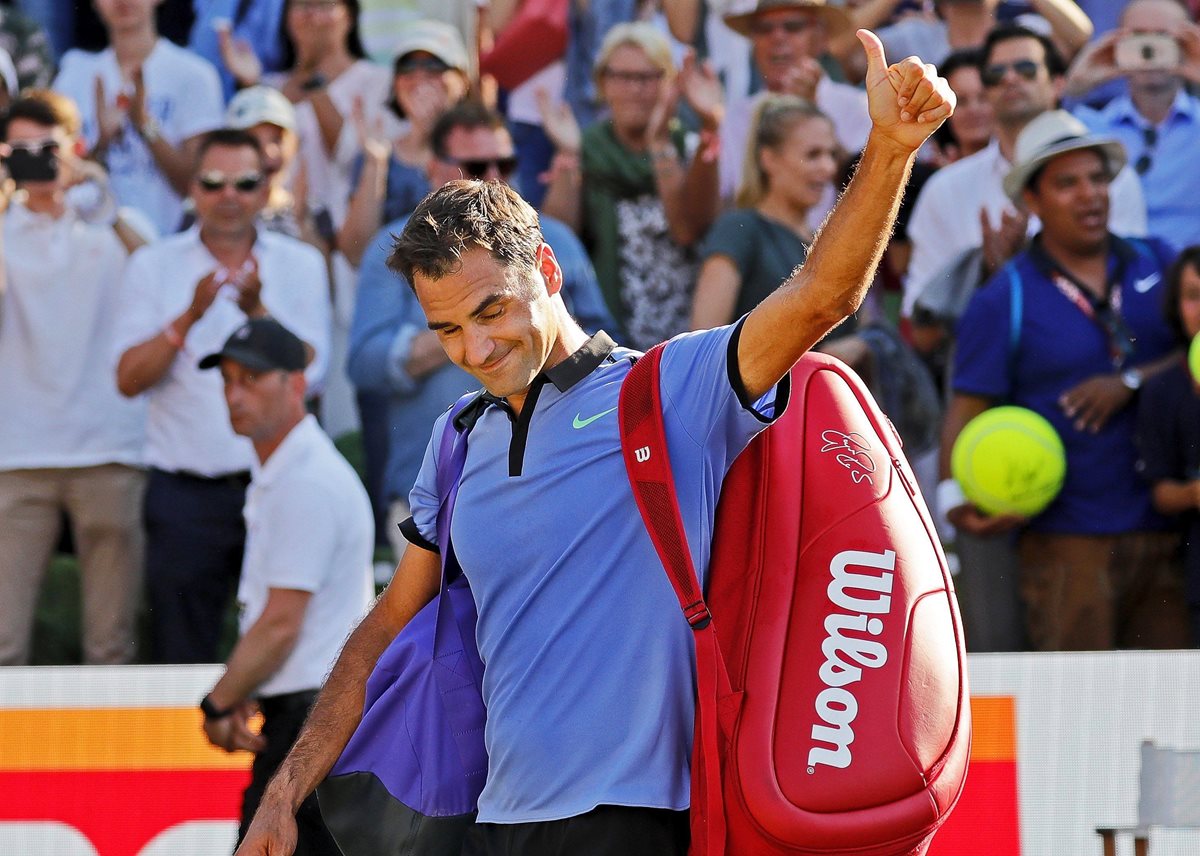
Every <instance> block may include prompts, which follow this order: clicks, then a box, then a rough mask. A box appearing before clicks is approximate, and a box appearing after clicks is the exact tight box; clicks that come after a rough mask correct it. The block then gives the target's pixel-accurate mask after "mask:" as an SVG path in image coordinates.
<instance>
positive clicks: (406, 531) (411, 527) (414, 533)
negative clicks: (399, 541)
mask: <svg viewBox="0 0 1200 856" xmlns="http://www.w3.org/2000/svg"><path fill="white" fill-rule="evenodd" d="M397 525H398V526H399V527H400V534H401V535H403V536H404V537H405V538H407V539H408V542H409V543H410V544H415V545H416V546H418V547H420V548H422V549H423V550H428V551H429V552H431V553H441V552H442V551H441V550H439V549H438V545H437V544H434V543H433V542H432V541H429V540H428V539H427V538H425V536H424V535H422V534H421V530H420V529H418V528H417V524H416V521H414V520H413V519H412V518H411V517H406V518H404V519H403V520H401V521H400V523H399V524H397Z"/></svg>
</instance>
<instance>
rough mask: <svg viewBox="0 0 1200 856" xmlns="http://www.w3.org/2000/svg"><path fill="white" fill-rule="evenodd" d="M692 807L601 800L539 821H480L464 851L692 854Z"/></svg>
mask: <svg viewBox="0 0 1200 856" xmlns="http://www.w3.org/2000/svg"><path fill="white" fill-rule="evenodd" d="M689 837H690V836H689V830H688V813H687V812H686V811H670V810H669V809H662V808H629V807H626V806H616V805H602V806H598V807H597V808H595V809H593V810H592V811H589V812H588V813H587V814H581V815H578V816H576V817H568V818H566V819H564V820H546V821H538V822H535V823H478V824H476V825H475V826H473V827H471V831H470V832H468V833H467V840H466V843H465V844H464V845H463V851H462V853H463V856H687V850H688V840H689Z"/></svg>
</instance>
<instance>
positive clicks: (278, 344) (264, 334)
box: [199, 318, 305, 372]
mask: <svg viewBox="0 0 1200 856" xmlns="http://www.w3.org/2000/svg"><path fill="white" fill-rule="evenodd" d="M226 358H228V359H231V360H233V361H234V362H236V363H241V364H242V365H244V366H245V367H246V368H250V369H258V370H260V371H285V372H298V371H303V370H304V364H305V358H304V343H303V342H301V341H300V339H299V338H298V337H297V336H296V334H295V333H293V332H292V331H291V330H289V329H288V328H287V327H284V326H283V325H282V324H280V323H279V322H278V321H276V320H275V319H274V318H254V319H252V320H250V321H247V322H246V323H245V324H243V325H242V326H241V327H238V328H237V329H236V330H234V331H233V335H231V336H230V337H229V338H228V339H226V340H225V344H224V345H223V346H222V347H221V350H219V351H217V353H215V354H209V355H208V356H207V357H205V358H204V359H202V360H201V361H200V363H199V368H202V369H211V368H216V367H217V366H219V365H220V364H221V360H223V359H226Z"/></svg>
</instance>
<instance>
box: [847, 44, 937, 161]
mask: <svg viewBox="0 0 1200 856" xmlns="http://www.w3.org/2000/svg"><path fill="white" fill-rule="evenodd" d="M858 40H859V41H860V42H861V43H862V46H863V49H864V50H865V51H866V54H867V77H866V81H865V82H866V86H867V108H868V110H869V111H870V114H871V122H872V125H873V128H872V131H871V135H872V136H873V137H876V138H882V139H885V140H887V141H888V142H890V143H892V144H893V145H895V146H896V147H898V148H900V149H901V150H903V151H906V152H915V151H916V150H917V149H919V148H920V147H921V145H922V144H923V143H924V142H925V141H926V140H927V139H929V137H930V135H932V134H933V132H934V131H936V130H937V129H938V126H939V125H941V124H942V122H944V121H945V120H946V119H947V118H948V117H949V116H950V114H952V113H953V112H954V105H955V103H956V102H955V97H954V92H953V91H952V90H951V89H950V85H949V84H948V83H946V81H945V79H944V78H942V77H940V76H938V73H937V69H935V68H934V67H933V66H932V65H931V64H929V63H922V62H921V61H920V60H919V59H918V58H917V57H912V56H910V57H908V58H907V59H902V60H900V61H899V62H897V63H893V64H892V65H888V64H887V60H886V58H885V57H884V55H883V45H882V44H881V43H880V41H879V37H878V36H876V35H875V34H874V33H872V32H871V31H870V30H859V31H858Z"/></svg>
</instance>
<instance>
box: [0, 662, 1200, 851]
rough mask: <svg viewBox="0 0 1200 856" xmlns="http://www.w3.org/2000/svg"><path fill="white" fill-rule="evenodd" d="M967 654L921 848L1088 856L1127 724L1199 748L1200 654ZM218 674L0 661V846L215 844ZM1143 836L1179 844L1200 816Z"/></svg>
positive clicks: (1119, 809) (221, 818)
mask: <svg viewBox="0 0 1200 856" xmlns="http://www.w3.org/2000/svg"><path fill="white" fill-rule="evenodd" d="M970 669H971V695H972V709H973V713H974V720H975V734H974V740H973V744H972V765H971V771H970V773H969V775H968V780H967V789H966V791H965V793H964V796H963V799H962V801H961V802H960V804H959V807H958V809H957V810H956V811H955V813H954V815H953V816H952V817H951V819H950V822H949V823H948V824H947V826H946V828H945V829H943V830H942V832H941V833H939V835H938V837H937V839H936V840H935V842H934V846H933V848H932V849H931V851H930V853H931V856H1064V854H1066V856H1077V854H1078V855H1079V856H1086V855H1087V854H1097V856H1099V854H1100V842H1099V838H1098V837H1097V836H1096V834H1095V832H1094V829H1095V827H1097V826H1104V825H1132V824H1133V823H1134V821H1135V820H1136V806H1137V796H1138V793H1137V791H1138V788H1137V781H1138V761H1139V746H1140V744H1141V742H1142V740H1145V739H1150V740H1154V741H1155V742H1157V743H1160V744H1163V745H1167V746H1173V747H1178V748H1192V749H1200V652H1192V651H1187V652H1163V653H1151V652H1120V653H1072V654H1066V653H1064V654H987V655H972V656H971V658H970ZM219 673H220V667H218V666H125V667H90V668H85V667H78V668H23V669H0V854H5V855H6V856H7V854H14V856H166V854H172V856H187V854H220V853H228V852H230V851H231V850H232V845H233V841H234V838H235V837H236V830H237V821H236V818H237V815H238V810H239V806H240V795H241V790H242V788H243V787H244V786H245V783H246V781H247V780H248V776H249V773H248V770H249V763H250V756H249V755H248V754H247V753H244V752H243V753H236V754H233V755H228V754H226V753H224V752H221V751H220V750H216V749H214V748H212V747H211V746H209V745H208V744H207V742H206V741H205V739H204V735H203V733H202V730H201V717H200V713H199V711H198V710H197V709H196V704H197V702H198V700H199V699H200V697H201V696H202V695H203V694H204V692H205V691H206V690H207V689H208V688H209V687H211V686H212V683H213V682H214V681H215V680H216V677H217V675H218V674H219ZM1198 798H1200V797H1198ZM1151 843H1152V852H1153V853H1154V856H1194V854H1197V853H1200V830H1194V831H1186V830H1182V831H1177V830H1158V829H1156V830H1154V831H1153V832H1152V833H1151ZM1119 853H1120V854H1131V853H1132V847H1131V845H1130V844H1129V842H1128V840H1126V841H1124V842H1123V843H1122V845H1121V849H1120V850H1119Z"/></svg>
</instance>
